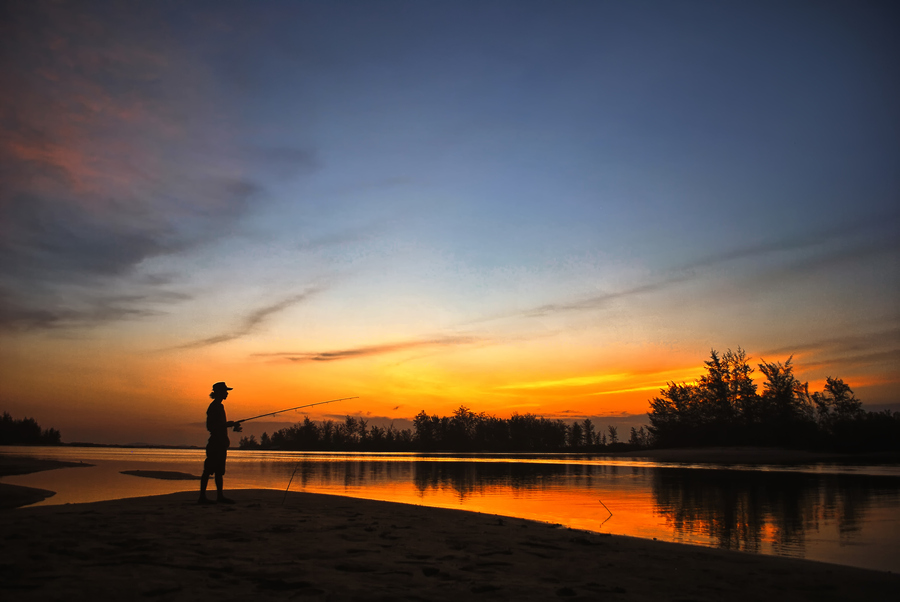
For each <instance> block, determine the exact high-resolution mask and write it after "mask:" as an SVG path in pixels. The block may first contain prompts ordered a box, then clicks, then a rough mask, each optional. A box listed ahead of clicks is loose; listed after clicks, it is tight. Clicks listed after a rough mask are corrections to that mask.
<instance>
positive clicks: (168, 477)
mask: <svg viewBox="0 0 900 602" xmlns="http://www.w3.org/2000/svg"><path fill="white" fill-rule="evenodd" d="M121 472H122V474H127V475H131V476H133V477H144V478H147V479H162V480H163V481H199V480H200V477H198V476H197V475H192V474H190V473H187V472H175V471H173V470H123V471H121Z"/></svg>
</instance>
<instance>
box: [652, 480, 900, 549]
mask: <svg viewBox="0 0 900 602" xmlns="http://www.w3.org/2000/svg"><path fill="white" fill-rule="evenodd" d="M652 486H653V495H654V498H655V501H656V505H657V512H659V514H660V515H662V516H663V517H665V519H666V522H667V524H670V525H671V526H672V529H673V530H674V532H675V533H677V534H678V535H679V538H683V540H685V541H693V540H694V539H695V538H696V537H697V536H702V537H706V538H709V539H710V540H712V541H713V542H715V544H716V545H718V546H720V547H723V548H728V549H735V550H744V551H749V552H760V551H763V548H764V547H765V546H766V545H771V546H772V548H773V549H774V551H775V553H777V554H782V555H791V556H794V555H796V556H803V555H804V554H803V552H804V550H805V548H806V546H807V541H808V538H809V537H810V536H811V535H815V534H818V533H819V532H820V527H822V526H823V525H825V524H833V525H835V526H836V528H837V533H838V534H839V543H844V544H848V543H849V542H850V540H851V539H852V535H853V534H854V533H858V532H860V530H861V529H862V522H863V517H864V515H865V513H866V512H867V511H868V510H869V509H870V508H871V507H872V506H873V504H875V503H876V502H879V504H878V505H882V506H885V505H886V506H888V507H889V506H892V505H894V504H896V502H897V500H898V482H897V479H895V478H890V477H875V476H866V475H860V476H851V475H815V474H803V473H801V474H798V473H778V472H744V471H715V470H678V469H663V470H659V471H656V473H655V474H654V477H653V485H652Z"/></svg>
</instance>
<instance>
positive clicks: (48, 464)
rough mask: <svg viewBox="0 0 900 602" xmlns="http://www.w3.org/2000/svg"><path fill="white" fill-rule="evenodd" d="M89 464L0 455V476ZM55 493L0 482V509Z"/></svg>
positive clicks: (18, 505) (35, 500)
mask: <svg viewBox="0 0 900 602" xmlns="http://www.w3.org/2000/svg"><path fill="white" fill-rule="evenodd" d="M85 466H91V464H85V463H83V462H63V461H61V460H45V459H41V458H30V457H23V456H0V477H5V476H12V475H19V474H29V473H32V472H40V471H42V470H55V469H57V468H76V467H85ZM53 495H56V492H55V491H48V490H46V489H37V488H35V487H22V486H21V485H10V484H8V483H0V510H10V509H12V508H19V507H20V506H27V505H28V504H36V503H38V502H40V501H42V500H45V499H47V498H48V497H50V496H53Z"/></svg>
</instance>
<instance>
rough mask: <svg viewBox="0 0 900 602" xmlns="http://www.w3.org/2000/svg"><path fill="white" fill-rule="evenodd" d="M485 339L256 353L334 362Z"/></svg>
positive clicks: (461, 338) (428, 340) (469, 343)
mask: <svg viewBox="0 0 900 602" xmlns="http://www.w3.org/2000/svg"><path fill="white" fill-rule="evenodd" d="M484 341H485V339H482V338H479V337H474V336H446V337H436V338H430V339H416V340H411V341H399V342H396V343H385V344H383V345H369V346H365V347H355V348H351V349H341V350H337V351H319V352H279V353H257V354H255V355H256V356H258V357H274V358H280V359H284V360H287V361H291V362H333V361H338V360H347V359H356V358H360V357H369V356H373V355H384V354H388V353H397V352H400V351H408V350H411V349H422V348H427V347H456V346H459V345H473V344H476V343H482V342H484Z"/></svg>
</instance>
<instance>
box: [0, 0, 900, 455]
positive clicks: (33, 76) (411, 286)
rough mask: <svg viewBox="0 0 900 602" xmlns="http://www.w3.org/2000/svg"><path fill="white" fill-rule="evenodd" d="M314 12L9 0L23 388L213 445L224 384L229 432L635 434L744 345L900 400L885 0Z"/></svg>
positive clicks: (79, 431)
mask: <svg viewBox="0 0 900 602" xmlns="http://www.w3.org/2000/svg"><path fill="white" fill-rule="evenodd" d="M165 6H168V5H165ZM297 6H300V5H298V4H295V3H286V4H280V3H273V2H260V3H253V4H252V5H251V4H250V3H246V4H244V3H212V4H209V5H208V4H196V5H195V4H194V3H184V4H181V5H178V6H177V7H170V8H164V5H160V4H158V3H153V2H147V3H137V4H127V5H121V6H119V5H116V6H115V7H111V8H109V10H100V9H98V8H97V7H94V6H88V7H85V6H82V5H81V4H80V3H65V2H44V1H38V0H36V1H35V2H23V3H18V4H16V5H15V6H14V7H13V8H10V9H9V11H8V15H5V17H8V18H5V19H4V22H3V23H2V24H0V40H2V52H0V89H2V90H4V94H2V95H0V115H2V116H3V118H2V119H0V406H2V407H0V410H3V411H7V412H10V413H11V414H12V415H14V416H15V417H24V416H31V417H34V418H36V419H37V420H38V422H40V423H41V424H42V425H44V426H45V427H49V426H52V427H55V428H58V429H60V430H61V431H62V434H63V439H64V440H65V441H76V440H82V441H83V440H90V441H97V442H139V441H143V442H158V443H187V444H195V445H201V444H202V443H203V441H204V439H205V437H206V433H205V431H204V430H203V428H202V421H203V416H204V409H205V407H206V404H207V393H208V391H209V388H210V385H211V384H212V383H213V382H216V381H220V380H224V381H226V382H227V383H228V384H229V385H231V386H233V387H234V392H233V395H232V396H231V397H230V398H229V400H228V411H229V415H230V416H231V417H233V418H239V417H242V416H248V415H255V414H259V413H263V412H266V411H272V410H276V409H279V408H283V407H290V406H293V405H297V404H299V403H303V402H314V401H320V400H324V399H332V398H337V397H345V396H350V395H358V396H359V397H360V399H359V400H354V401H352V402H347V403H343V402H342V403H341V404H335V405H334V406H329V407H328V408H327V409H324V408H323V409H321V410H317V411H316V412H313V413H311V414H310V415H311V416H312V417H314V418H319V417H323V416H326V415H337V416H340V415H342V414H354V415H356V414H358V415H364V416H369V417H370V418H371V419H373V420H374V419H384V420H390V419H397V420H409V419H411V418H412V417H413V416H415V415H416V414H417V413H418V412H419V411H422V410H424V411H426V412H428V413H430V414H449V413H451V412H452V411H453V410H454V409H455V408H457V407H458V406H459V405H461V404H464V405H466V406H467V407H469V408H471V409H472V410H474V411H476V412H482V411H483V412H487V413H490V414H496V415H498V416H508V415H510V414H511V413H512V412H520V413H524V412H532V413H535V414H539V415H543V416H546V417H548V418H563V417H571V418H575V417H579V418H580V417H588V416H591V417H596V418H597V420H598V421H599V422H600V423H601V424H603V421H604V420H626V419H628V420H632V423H633V424H640V422H641V421H642V420H643V419H642V418H641V415H642V414H644V413H645V412H646V410H647V408H648V400H649V399H650V398H651V397H652V396H653V395H654V394H655V391H656V389H657V388H659V387H661V386H663V385H664V384H665V383H666V382H667V381H673V380H674V381H691V380H694V379H695V378H697V377H698V376H699V375H700V373H701V367H702V362H703V361H704V360H705V359H706V358H707V357H708V354H709V351H710V349H713V348H714V349H718V350H720V351H724V350H726V349H728V348H732V349H735V348H737V347H738V346H742V347H743V348H744V349H745V350H747V352H748V354H749V355H750V356H751V357H752V358H754V360H753V361H754V362H755V361H756V360H759V359H765V360H767V361H784V360H786V359H787V358H788V357H789V356H791V355H792V354H793V355H794V358H795V366H796V374H797V376H798V377H799V378H800V379H801V380H809V381H810V385H811V387H812V389H814V390H815V389H818V388H821V385H822V383H823V381H824V379H825V377H826V376H836V377H840V378H843V379H844V380H845V381H846V382H847V383H848V384H850V386H851V387H853V388H854V390H855V391H856V392H857V395H858V396H859V397H860V398H861V399H862V400H863V402H864V403H866V404H869V406H870V407H875V406H876V405H877V404H886V403H895V402H897V399H896V397H895V395H896V393H895V391H896V390H897V386H898V385H900V271H898V266H900V244H898V240H900V239H898V237H897V236H896V234H897V231H898V224H900V213H898V212H897V198H900V188H898V180H897V178H896V165H897V164H898V161H900V142H898V141H900V129H898V128H900V126H898V124H900V122H898V121H897V120H896V118H895V117H896V107H897V106H898V105H900V88H898V86H897V85H896V83H895V82H896V81H897V78H896V75H895V73H894V71H895V69H894V61H892V60H888V58H887V57H891V58H892V57H893V54H891V53H890V50H885V49H891V48H894V45H896V35H894V31H893V29H891V28H890V27H888V26H886V25H885V23H887V21H885V20H884V19H882V18H880V17H878V16H877V14H876V13H877V11H874V12H872V13H871V14H870V13H868V12H865V13H857V12H855V9H854V8H853V7H852V6H851V5H850V4H848V5H847V6H845V7H843V8H842V9H841V10H842V11H845V12H847V13H849V14H848V15H846V18H845V17H844V16H841V15H838V13H835V15H831V16H830V17H829V18H827V19H826V18H824V17H823V19H822V20H817V19H809V18H807V17H806V16H805V15H800V14H793V13H791V14H787V13H783V12H779V14H778V15H777V18H775V17H774V16H773V15H772V14H770V12H769V11H770V10H771V9H770V8H766V7H756V5H752V4H748V5H747V6H742V7H732V8H731V9H729V10H728V11H723V12H721V13H720V12H718V9H716V10H713V9H712V8H710V7H705V6H704V5H702V4H698V5H696V6H690V7H682V8H683V10H684V14H681V13H679V15H678V16H676V17H673V19H674V20H670V19H668V18H663V17H662V16H661V15H660V14H656V13H652V12H650V13H648V12H646V11H641V10H635V9H633V8H632V7H630V6H629V5H628V4H627V3H625V4H623V5H622V6H619V7H609V6H607V5H606V4H605V3H590V2H588V3H575V4H573V5H572V6H569V7H568V9H569V10H570V12H569V11H557V10H555V7H551V6H550V5H546V6H545V5H540V4H538V5H533V6H532V5H523V6H518V7H516V9H515V11H517V12H516V14H517V18H515V19H510V18H509V17H508V15H507V14H506V13H505V12H504V11H500V12H499V13H495V12H493V11H492V10H491V9H490V8H489V7H482V6H480V5H479V3H475V4H474V5H473V6H471V7H468V8H461V7H460V6H458V5H457V4H456V3H449V4H444V3H413V5H405V6H404V8H403V14H404V15H405V16H404V19H401V20H396V21H385V20H384V14H386V13H384V12H383V11H382V10H381V9H380V8H379V7H376V6H374V5H370V4H368V3H361V4H360V5H359V6H357V7H355V8H354V9H353V10H349V11H345V10H343V9H342V8H340V7H336V6H333V5H332V4H331V3H312V4H311V5H308V6H307V5H306V4H303V5H302V6H303V7H304V8H303V9H302V10H299V9H298V8H297ZM511 10H512V9H511ZM788 12H790V11H788ZM838 12H840V11H838ZM832 17H833V18H832ZM785 19H786V20H788V21H791V19H793V21H791V23H792V24H793V25H792V28H791V27H786V26H785V27H782V25H781V24H783V23H784V22H786V21H785ZM829 19H831V20H829ZM372 23H380V24H381V25H380V26H379V27H372V26H371V24H372ZM774 24H778V26H777V27H776V26H775V25H774ZM623 31H627V32H629V34H628V35H627V36H623V35H622V32H623ZM862 32H865V33H862ZM721 65H728V66H729V68H727V69H726V68H722V67H721ZM585 74H590V76H586V75H585ZM809 107H816V109H815V111H811V110H810V109H809ZM632 415H633V416H637V417H636V418H634V417H632V418H627V416H632ZM623 416H624V417H623ZM299 417H300V416H299V415H291V416H286V417H284V420H285V421H289V420H291V419H296V418H299ZM622 424H625V423H622Z"/></svg>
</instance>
